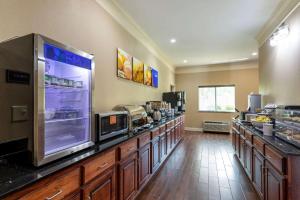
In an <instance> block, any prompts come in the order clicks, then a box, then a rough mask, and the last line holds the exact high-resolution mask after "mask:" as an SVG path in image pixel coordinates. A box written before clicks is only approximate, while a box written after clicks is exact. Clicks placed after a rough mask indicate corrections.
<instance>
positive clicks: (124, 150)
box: [119, 138, 137, 160]
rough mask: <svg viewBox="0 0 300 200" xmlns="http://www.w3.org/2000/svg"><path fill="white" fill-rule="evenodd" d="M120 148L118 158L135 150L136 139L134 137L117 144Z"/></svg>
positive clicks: (124, 156)
mask: <svg viewBox="0 0 300 200" xmlns="http://www.w3.org/2000/svg"><path fill="white" fill-rule="evenodd" d="M119 149H120V159H121V160H122V159H123V158H126V157H127V156H128V155H130V154H131V153H133V152H135V151H137V140H136V138H134V139H132V140H130V141H128V142H126V143H125V144H122V145H120V146H119Z"/></svg>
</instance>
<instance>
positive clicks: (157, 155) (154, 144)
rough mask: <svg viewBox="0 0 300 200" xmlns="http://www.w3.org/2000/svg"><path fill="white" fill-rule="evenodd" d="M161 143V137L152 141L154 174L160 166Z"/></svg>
mask: <svg viewBox="0 0 300 200" xmlns="http://www.w3.org/2000/svg"><path fill="white" fill-rule="evenodd" d="M159 149H160V142H159V137H156V138H154V139H153V140H152V144H151V161H152V163H151V164H152V170H151V172H152V173H154V172H155V171H156V170H157V169H158V167H159V164H160V151H159Z"/></svg>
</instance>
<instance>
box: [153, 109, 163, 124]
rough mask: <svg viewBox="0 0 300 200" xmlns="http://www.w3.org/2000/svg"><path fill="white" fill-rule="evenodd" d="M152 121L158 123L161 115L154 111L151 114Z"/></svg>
mask: <svg viewBox="0 0 300 200" xmlns="http://www.w3.org/2000/svg"><path fill="white" fill-rule="evenodd" d="M153 120H154V121H160V120H161V113H160V111H159V110H157V109H155V110H154V112H153Z"/></svg>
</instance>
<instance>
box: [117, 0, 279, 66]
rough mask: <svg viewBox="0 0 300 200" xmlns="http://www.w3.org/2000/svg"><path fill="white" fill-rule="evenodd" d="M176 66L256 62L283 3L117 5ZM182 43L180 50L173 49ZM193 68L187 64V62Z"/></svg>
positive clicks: (180, 0) (152, 0) (174, 0)
mask: <svg viewBox="0 0 300 200" xmlns="http://www.w3.org/2000/svg"><path fill="white" fill-rule="evenodd" d="M114 1H115V3H117V4H118V5H119V7H120V8H121V9H122V10H123V11H125V12H126V13H127V14H128V15H129V16H131V17H132V18H133V20H134V21H135V22H136V23H137V24H138V26H140V27H141V29H142V30H143V31H144V32H145V33H146V34H148V35H149V36H150V38H151V39H152V40H153V41H154V42H155V43H156V44H157V45H158V46H159V47H160V48H161V50H162V51H163V52H164V53H165V54H166V55H167V56H168V57H169V59H170V60H171V62H172V63H171V64H173V65H174V66H191V65H207V64H212V63H225V62H232V61H234V60H236V59H243V58H249V59H255V58H256V57H255V56H254V57H253V56H252V55H251V53H252V52H257V51H258V45H257V41H256V39H255V37H256V35H257V34H258V32H259V31H260V30H261V28H262V27H263V25H264V24H265V23H266V21H267V20H268V19H269V18H270V16H271V14H272V12H273V11H274V10H275V8H276V7H277V6H278V4H279V2H280V1H281V0H221V1H220V0H114ZM171 38H176V40H177V42H176V43H175V44H171V43H170V39H171ZM185 59H186V60H188V63H186V64H185V63H183V60H185Z"/></svg>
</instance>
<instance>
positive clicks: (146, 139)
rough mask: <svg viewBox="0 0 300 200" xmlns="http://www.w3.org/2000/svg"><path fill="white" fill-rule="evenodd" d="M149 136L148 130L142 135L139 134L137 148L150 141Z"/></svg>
mask: <svg viewBox="0 0 300 200" xmlns="http://www.w3.org/2000/svg"><path fill="white" fill-rule="evenodd" d="M150 140H151V137H150V132H147V133H145V134H143V135H142V136H140V137H139V138H138V142H139V148H141V147H143V146H145V145H146V144H148V143H150Z"/></svg>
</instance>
